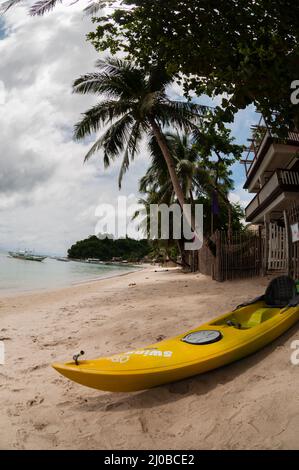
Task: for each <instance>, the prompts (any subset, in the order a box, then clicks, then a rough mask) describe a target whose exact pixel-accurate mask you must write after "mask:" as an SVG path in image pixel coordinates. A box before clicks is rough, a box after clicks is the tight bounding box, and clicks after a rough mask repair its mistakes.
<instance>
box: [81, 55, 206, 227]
mask: <svg viewBox="0 0 299 470" xmlns="http://www.w3.org/2000/svg"><path fill="white" fill-rule="evenodd" d="M97 67H98V69H99V71H98V72H95V73H89V74H86V75H83V76H81V77H80V78H78V79H77V80H75V82H74V85H73V90H74V92H75V93H80V94H87V93H92V94H96V95H100V96H101V100H100V101H99V102H98V103H97V104H96V105H95V106H93V107H92V108H90V109H89V110H88V111H86V112H85V113H84V114H83V118H82V119H81V121H80V122H78V123H77V124H76V126H75V138H76V139H83V138H85V137H87V136H90V135H92V134H93V133H96V132H97V131H98V130H99V129H100V128H105V127H106V129H105V131H104V133H103V135H101V136H100V137H99V138H98V139H97V140H96V141H95V143H94V144H93V145H92V147H91V148H90V150H89V152H88V153H87V155H86V156H85V160H88V159H89V158H90V157H91V156H92V155H93V154H95V153H96V152H98V151H99V150H103V152H104V164H105V166H109V164H110V162H111V160H114V159H115V158H117V157H119V155H120V154H123V160H122V164H121V169H120V174H119V185H121V181H122V177H123V175H124V173H125V172H126V170H127V169H128V167H129V164H130V161H131V160H133V159H134V157H135V156H136V154H137V153H138V151H139V148H140V143H141V141H142V139H143V137H144V136H150V137H151V138H154V139H155V141H156V142H157V145H158V146H159V149H160V151H161V153H162V155H163V158H164V160H165V163H166V166H167V169H168V173H169V176H170V180H171V183H172V186H173V190H174V192H175V194H176V197H177V200H178V202H179V204H180V206H181V208H182V209H183V207H184V204H185V194H184V191H183V188H182V187H181V184H180V180H179V177H178V175H177V173H176V164H175V161H174V159H173V158H172V155H171V151H170V148H169V147H168V144H167V140H166V138H165V136H164V134H163V128H165V127H173V128H177V129H180V130H183V131H185V132H189V133H190V132H192V131H195V130H196V124H197V123H199V122H200V121H201V118H202V117H203V114H204V113H206V111H207V107H205V106H200V105H196V104H193V103H191V102H182V101H171V100H169V98H168V97H167V94H166V88H167V86H169V85H170V84H171V83H172V81H173V77H172V76H171V75H169V74H168V73H167V72H166V71H165V69H164V68H163V67H154V68H151V69H149V70H145V69H142V68H139V67H137V66H136V65H135V64H134V63H133V62H129V61H127V60H121V59H117V58H109V59H107V60H106V61H103V60H99V61H98V62H97ZM188 222H189V224H190V225H191V227H192V229H193V230H194V228H195V227H194V221H193V220H191V221H189V220H188Z"/></svg>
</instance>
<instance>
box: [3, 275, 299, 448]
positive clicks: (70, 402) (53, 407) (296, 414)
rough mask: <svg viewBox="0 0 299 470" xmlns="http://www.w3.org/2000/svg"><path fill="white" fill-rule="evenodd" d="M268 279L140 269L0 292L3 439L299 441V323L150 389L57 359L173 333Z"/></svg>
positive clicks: (114, 444)
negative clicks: (90, 384) (298, 349)
mask: <svg viewBox="0 0 299 470" xmlns="http://www.w3.org/2000/svg"><path fill="white" fill-rule="evenodd" d="M267 282H268V281H267V278H263V279H254V280H240V281H234V282H226V283H222V284H221V283H217V282H215V281H211V280H210V278H208V277H205V276H203V275H201V274H184V273H182V272H181V271H178V270H168V271H166V270H159V269H158V270H157V272H155V268H147V269H145V270H142V271H139V272H134V273H130V274H127V275H125V276H120V277H115V278H112V279H105V280H100V281H97V282H92V283H88V284H82V285H79V286H74V287H70V288H64V289H60V290H55V291H51V292H43V291H41V292H36V293H30V294H20V295H17V296H14V297H13V296H10V297H2V298H1V299H0V339H1V340H3V341H4V342H5V348H6V363H5V365H0V400H1V402H0V403H1V404H0V407H1V426H0V448H1V449H208V448H209V449H247V448H251V449H260V448H266V449H291V448H295V449H299V439H298V432H297V431H298V428H299V397H298V387H299V366H297V367H296V366H294V365H291V362H290V354H291V349H290V344H291V341H292V340H294V339H299V330H298V328H299V326H298V325H297V326H295V327H294V328H292V329H291V330H290V331H289V332H287V333H286V334H285V335H284V336H282V337H281V338H279V339H278V340H276V341H275V342H274V343H273V344H271V345H269V346H268V347H267V348H265V349H263V350H262V351H260V352H258V353H256V354H254V355H253V356H251V357H248V358H246V359H244V360H242V361H239V362H237V363H234V364H232V365H230V366H227V367H225V368H222V369H219V370H215V371H213V372H210V373H207V374H204V375H202V376H197V377H193V378H190V379H188V380H184V381H182V382H178V383H174V384H170V385H167V386H163V387H159V388H156V389H152V390H147V391H143V392H136V393H131V394H129V393H121V394H113V393H106V392H99V391H96V390H92V389H88V388H85V387H82V386H80V385H78V384H75V383H72V382H70V381H68V380H67V379H65V378H64V377H62V376H59V375H58V374H57V373H56V372H55V371H54V370H53V369H52V368H51V367H50V364H51V362H53V361H54V360H55V361H56V360H58V361H66V360H70V359H71V357H72V355H73V354H74V353H76V352H78V351H79V350H80V349H83V350H84V351H85V352H86V357H89V358H92V357H98V356H101V355H110V354H112V353H118V352H122V351H125V350H128V349H133V348H135V347H136V348H137V347H140V346H142V345H146V344H150V343H153V342H155V341H156V340H158V339H159V337H161V336H173V335H176V334H179V333H182V332H184V331H185V330H188V329H190V328H193V327H195V326H198V325H199V324H201V323H203V322H204V321H206V320H208V319H210V318H213V317H215V316H217V315H219V314H220V313H222V312H225V311H229V310H230V309H231V308H232V307H234V306H236V305H237V304H239V303H241V302H243V301H245V300H249V299H250V298H252V297H254V296H256V295H259V294H261V293H263V290H264V287H265V286H266V285H267Z"/></svg>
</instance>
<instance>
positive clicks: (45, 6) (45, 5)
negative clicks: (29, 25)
mask: <svg viewBox="0 0 299 470" xmlns="http://www.w3.org/2000/svg"><path fill="white" fill-rule="evenodd" d="M57 3H62V0H40V1H39V2H36V3H34V4H33V5H32V7H31V8H30V10H29V14H30V15H31V16H42V15H43V14H44V13H46V12H48V11H51V10H53V8H54V7H55V6H56V5H57Z"/></svg>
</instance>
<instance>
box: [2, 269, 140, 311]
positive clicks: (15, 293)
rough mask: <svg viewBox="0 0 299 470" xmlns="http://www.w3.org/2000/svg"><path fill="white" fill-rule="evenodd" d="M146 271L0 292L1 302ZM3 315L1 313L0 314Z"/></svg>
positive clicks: (119, 273) (120, 273)
mask: <svg viewBox="0 0 299 470" xmlns="http://www.w3.org/2000/svg"><path fill="white" fill-rule="evenodd" d="M144 269H147V267H146V266H144V267H142V266H140V267H135V269H132V270H131V269H127V270H126V271H125V272H121V271H118V272H117V273H116V274H113V273H110V274H108V275H107V276H105V275H104V276H101V277H95V278H90V279H83V280H82V281H73V282H71V283H70V284H66V285H63V286H62V287H57V286H52V287H49V288H48V287H39V288H35V289H26V290H17V289H16V290H5V289H3V290H0V302H1V299H5V298H9V297H19V296H22V295H26V294H28V295H34V294H38V293H42V292H44V293H50V292H56V291H60V290H64V289H70V288H73V287H76V286H81V285H83V284H84V285H85V284H92V283H94V282H100V281H104V280H105V279H112V278H115V277H121V276H126V275H128V274H131V273H134V272H136V271H139V270H140V271H143V270H144ZM0 313H1V312H0Z"/></svg>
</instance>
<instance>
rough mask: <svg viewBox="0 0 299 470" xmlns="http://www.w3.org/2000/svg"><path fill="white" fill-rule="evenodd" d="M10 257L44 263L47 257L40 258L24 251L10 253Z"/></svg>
mask: <svg viewBox="0 0 299 470" xmlns="http://www.w3.org/2000/svg"><path fill="white" fill-rule="evenodd" d="M8 254H9V256H10V257H11V258H17V259H23V260H28V261H44V259H46V256H39V255H35V254H34V253H32V251H28V250H24V251H9V252H8Z"/></svg>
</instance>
